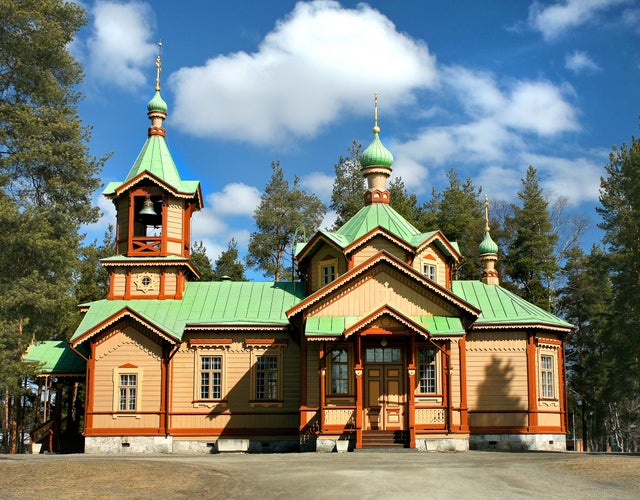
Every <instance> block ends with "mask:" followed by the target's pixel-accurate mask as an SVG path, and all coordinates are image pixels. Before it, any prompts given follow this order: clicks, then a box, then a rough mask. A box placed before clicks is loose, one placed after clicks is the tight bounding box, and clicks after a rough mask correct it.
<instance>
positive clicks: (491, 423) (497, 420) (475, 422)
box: [469, 411, 528, 428]
mask: <svg viewBox="0 0 640 500" xmlns="http://www.w3.org/2000/svg"><path fill="white" fill-rule="evenodd" d="M527 424H528V417H527V413H526V411H525V412H523V413H470V414H469V427H472V428H473V427H526V426H527Z"/></svg>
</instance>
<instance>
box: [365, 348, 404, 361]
mask: <svg viewBox="0 0 640 500" xmlns="http://www.w3.org/2000/svg"><path fill="white" fill-rule="evenodd" d="M365 359H366V360H367V361H368V362H370V363H400V361H401V360H402V351H401V350H400V348H399V347H368V348H367V350H366V351H365Z"/></svg>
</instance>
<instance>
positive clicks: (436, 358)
mask: <svg viewBox="0 0 640 500" xmlns="http://www.w3.org/2000/svg"><path fill="white" fill-rule="evenodd" d="M423 350H425V351H431V352H433V361H432V362H430V363H423V362H422V360H421V359H420V352H421V351H423ZM417 354H418V356H417V364H418V372H417V377H416V382H417V386H418V387H417V389H418V394H421V395H423V394H424V395H429V396H434V395H441V393H442V389H441V387H442V385H441V384H442V377H441V376H440V351H439V350H438V349H436V348H435V347H430V346H419V347H418V353H417ZM423 366H424V367H432V369H433V377H422V369H423ZM429 378H433V386H434V387H433V391H429V390H427V391H423V390H422V389H423V387H422V381H423V380H427V381H428V380H429ZM427 389H429V388H428V387H427Z"/></svg>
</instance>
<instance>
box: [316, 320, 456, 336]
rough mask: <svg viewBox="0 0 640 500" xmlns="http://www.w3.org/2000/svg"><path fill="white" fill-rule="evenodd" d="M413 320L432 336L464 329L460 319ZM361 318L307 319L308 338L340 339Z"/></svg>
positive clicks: (452, 333)
mask: <svg viewBox="0 0 640 500" xmlns="http://www.w3.org/2000/svg"><path fill="white" fill-rule="evenodd" d="M410 318H411V320H412V321H413V322H414V323H417V324H418V325H422V326H423V327H424V328H425V329H426V330H428V331H429V333H431V334H432V335H462V334H463V333H464V332H465V331H464V327H463V326H462V322H461V321H460V318H452V317H447V316H411V317H410ZM360 319H362V318H360V317H359V316H313V317H311V318H307V322H306V324H305V330H304V332H305V335H306V336H307V337H339V336H341V335H342V334H343V333H344V331H345V330H346V329H347V328H349V327H350V326H352V325H353V324H355V323H356V322H357V321H359V320H360Z"/></svg>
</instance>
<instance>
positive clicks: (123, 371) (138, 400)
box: [112, 365, 143, 419]
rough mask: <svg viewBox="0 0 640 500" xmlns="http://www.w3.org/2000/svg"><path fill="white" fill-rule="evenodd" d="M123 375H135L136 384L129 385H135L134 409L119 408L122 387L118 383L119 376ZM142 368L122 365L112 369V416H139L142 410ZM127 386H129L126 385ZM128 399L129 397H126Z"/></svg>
mask: <svg viewBox="0 0 640 500" xmlns="http://www.w3.org/2000/svg"><path fill="white" fill-rule="evenodd" d="M124 375H134V376H135V377H136V385H135V386H130V387H135V389H136V395H135V406H136V409H135V410H129V409H126V410H121V409H120V400H121V398H120V389H121V388H122V387H123V386H121V385H120V377H121V376H124ZM142 375H143V370H142V369H141V368H139V367H137V366H134V365H129V366H127V365H123V366H121V367H119V368H114V369H113V375H112V377H113V378H112V381H113V418H114V419H115V418H118V417H123V416H135V417H136V418H140V412H141V411H142V381H143V376H142ZM127 387H129V386H127ZM127 401H129V399H127Z"/></svg>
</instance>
